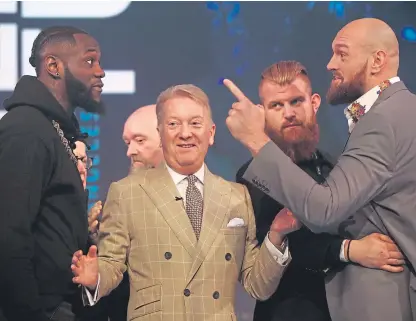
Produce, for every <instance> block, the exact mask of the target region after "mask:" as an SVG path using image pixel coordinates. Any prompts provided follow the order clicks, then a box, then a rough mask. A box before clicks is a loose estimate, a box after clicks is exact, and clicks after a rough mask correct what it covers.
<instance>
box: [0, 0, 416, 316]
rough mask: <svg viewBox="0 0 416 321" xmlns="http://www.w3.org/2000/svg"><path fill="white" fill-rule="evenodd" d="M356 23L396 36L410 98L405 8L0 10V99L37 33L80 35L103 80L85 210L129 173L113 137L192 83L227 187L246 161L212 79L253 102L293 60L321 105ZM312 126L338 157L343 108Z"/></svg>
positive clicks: (76, 5) (84, 117)
mask: <svg viewBox="0 0 416 321" xmlns="http://www.w3.org/2000/svg"><path fill="white" fill-rule="evenodd" d="M361 17H377V18H381V19H383V20H385V21H386V22H388V23H389V24H390V25H391V26H392V27H393V28H394V30H395V32H396V34H397V36H398V37H399V38H400V46H401V51H400V56H401V68H400V76H401V78H402V79H403V80H404V81H405V83H406V84H407V86H408V87H409V88H410V89H411V90H413V91H416V79H415V76H414V70H415V67H414V63H415V57H416V30H415V27H416V25H415V23H416V19H415V18H416V5H415V3H411V2H338V1H332V2H315V1H309V2H308V1H306V2H290V3H289V2H261V3H256V2H241V3H240V2H180V3H179V2H131V3H130V2H128V1H125V2H123V1H107V2H101V3H100V2H70V1H68V2H61V1H56V2H55V1H54V2H19V3H17V2H15V1H6V2H0V21H1V22H0V99H1V100H2V101H3V100H4V99H5V98H7V97H8V96H9V95H10V93H11V91H12V90H13V88H14V86H15V84H16V82H17V80H18V78H19V77H20V76H21V75H23V74H33V69H32V68H31V66H30V65H29V63H28V57H29V55H30V50H31V46H32V42H33V40H34V38H35V37H36V35H37V33H38V32H39V30H40V29H42V28H45V27H48V26H51V25H57V24H59V25H73V26H76V27H80V28H82V29H85V30H87V31H88V32H89V33H91V34H92V35H93V36H95V37H96V38H97V39H98V41H99V42H100V44H101V49H102V53H103V56H102V65H103V67H104V69H105V70H106V72H107V77H106V78H105V79H104V83H105V87H104V93H105V95H104V99H105V101H106V102H107V105H108V112H107V115H106V116H105V117H97V116H92V115H90V114H86V113H83V112H81V113H79V118H80V122H81V126H82V128H83V130H84V131H86V132H88V134H89V135H90V137H91V140H90V142H91V145H92V150H91V154H92V155H93V156H94V157H95V166H94V168H93V169H92V170H91V175H90V177H89V179H88V188H89V189H90V192H91V193H90V195H91V200H90V201H91V203H92V202H95V201H96V200H98V199H102V200H105V197H106V193H107V190H108V187H109V184H110V183H111V182H112V181H116V180H119V179H121V178H123V177H124V176H125V175H126V174H127V171H128V166H129V161H128V160H127V158H126V156H125V153H126V147H125V146H124V143H123V141H122V139H121V133H122V129H123V124H124V121H125V120H126V118H127V117H128V115H129V114H130V113H131V112H133V111H134V110H135V109H136V108H137V107H139V106H142V105H146V104H151V103H153V102H155V100H156V97H157V96H158V94H159V93H160V92H161V91H162V90H164V89H165V88H167V87H168V86H171V85H174V84H180V83H193V84H196V85H198V86H200V87H202V88H203V89H204V90H205V91H206V92H207V94H208V95H209V97H210V99H211V104H212V108H213V114H214V120H215V122H216V125H217V136H216V141H215V145H214V146H213V148H212V149H211V150H210V152H209V156H208V159H207V163H208V166H209V167H210V169H211V170H212V171H213V172H214V173H217V174H219V175H221V176H223V177H225V178H227V179H231V180H233V179H234V176H235V173H236V170H237V169H238V167H239V166H240V165H241V164H242V163H244V162H245V161H246V160H247V159H248V157H249V155H248V153H247V152H246V151H245V150H244V148H243V147H242V146H241V145H240V144H239V143H237V142H235V141H234V140H233V138H232V137H231V135H230V134H229V132H228V130H227V128H226V126H225V118H226V116H227V113H228V108H229V107H230V105H231V103H232V102H233V97H232V96H231V94H230V93H229V92H228V91H227V90H226V89H224V88H223V86H221V85H220V84H219V81H220V79H221V78H223V77H229V78H231V79H233V80H235V82H236V83H237V84H238V85H239V86H240V88H241V89H242V90H243V91H244V92H245V93H246V94H247V96H248V97H250V98H251V99H252V100H253V101H258V97H257V85H258V81H259V75H260V73H261V71H262V70H263V69H264V68H265V67H266V66H268V65H270V64H271V63H273V62H275V61H278V60H282V59H285V60H286V59H295V60H299V61H301V62H303V63H304V64H305V65H306V67H307V68H308V69H309V73H310V75H311V78H312V82H313V87H314V90H315V91H317V92H318V93H320V94H321V95H322V96H325V93H326V89H327V87H328V84H329V81H330V74H329V73H328V72H327V71H326V64H327V63H328V61H329V58H330V56H331V42H332V39H333V38H334V36H335V34H336V33H337V31H338V30H339V29H340V28H341V27H342V26H343V25H344V24H345V23H347V22H348V21H351V20H353V19H357V18H361ZM412 66H413V67H412ZM412 70H413V72H412ZM2 114H4V111H3V110H2V108H0V117H1V115H2ZM403 116H404V117H406V115H403ZM318 118H319V123H320V125H321V135H322V137H321V146H322V148H323V149H325V150H326V151H328V152H330V153H332V154H333V155H334V156H336V155H338V154H339V153H340V152H341V150H342V148H343V145H344V142H345V140H346V136H347V124H346V121H345V119H344V116H343V107H342V106H339V107H331V106H327V105H326V104H325V101H324V102H323V106H321V108H320V111H319V117H318ZM252 306H253V301H252V300H250V299H248V297H247V296H246V295H244V294H242V292H241V291H240V292H239V296H238V299H237V309H238V313H239V320H250V319H251V314H252Z"/></svg>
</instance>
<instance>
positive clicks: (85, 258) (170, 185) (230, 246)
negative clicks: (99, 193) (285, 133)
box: [71, 85, 295, 321]
mask: <svg viewBox="0 0 416 321" xmlns="http://www.w3.org/2000/svg"><path fill="white" fill-rule="evenodd" d="M156 112H157V118H158V130H159V133H160V136H161V144H162V148H163V152H164V157H165V161H166V162H165V163H163V164H162V165H161V166H159V167H157V168H152V169H142V170H139V171H137V172H136V173H135V174H133V175H129V176H128V177H127V178H125V179H123V180H121V181H119V182H116V183H113V184H112V185H111V187H110V190H109V193H108V198H107V201H106V204H105V207H104V212H103V220H102V222H101V226H100V240H99V243H98V248H99V256H98V258H97V252H96V251H97V249H96V248H95V247H91V248H90V250H89V253H88V254H87V255H83V253H82V252H81V251H78V252H76V253H75V254H74V257H73V260H72V265H71V268H72V270H73V273H74V275H75V277H74V282H75V283H78V284H82V285H83V286H85V287H86V289H85V291H84V294H85V296H84V300H85V301H86V302H87V304H89V305H93V304H95V303H96V302H97V301H98V300H99V299H100V298H101V297H103V296H106V295H108V294H109V293H110V291H111V290H113V289H114V288H115V287H117V285H118V284H119V283H120V281H121V279H122V275H123V273H124V271H126V269H127V271H128V274H129V278H130V301H129V306H128V320H149V321H156V320H164V321H182V320H184V321H185V320H186V321H204V320H213V321H214V320H215V321H222V320H224V321H225V320H236V316H235V311H234V300H235V291H236V285H237V282H238V281H240V282H241V283H242V284H243V286H244V288H245V289H246V291H247V292H248V293H249V294H251V295H252V296H253V297H254V298H256V299H258V300H265V299H267V298H269V297H270V296H271V295H272V294H273V293H274V291H275V290H276V288H277V286H278V284H279V281H280V278H281V276H282V273H283V272H284V270H285V267H286V266H287V264H288V263H289V261H290V256H289V252H288V248H287V246H286V245H285V239H284V235H283V234H286V232H289V231H291V230H292V229H293V228H295V227H294V226H293V225H292V224H291V222H292V221H291V219H290V217H283V216H282V217H279V216H277V218H276V220H275V221H276V222H275V223H276V224H274V225H273V227H272V229H271V231H270V232H269V233H268V236H267V237H266V240H265V242H264V244H263V245H262V246H258V242H257V240H256V226H255V220H254V215H253V209H252V205H251V200H250V196H249V194H248V192H247V189H246V187H244V186H243V185H240V184H236V183H231V182H228V181H225V180H224V179H222V178H221V177H218V176H216V175H214V174H212V173H211V172H210V171H209V170H208V168H207V167H206V165H205V164H204V159H205V155H206V153H207V151H208V147H209V146H210V145H212V144H213V142H214V134H215V125H214V124H213V122H212V118H211V109H210V106H209V101H208V97H207V96H206V95H205V93H204V92H203V91H202V90H201V89H199V88H198V87H195V86H193V85H179V86H174V87H171V88H168V89H167V90H165V91H164V92H162V94H161V95H160V96H159V98H158V100H157V106H156ZM279 220H280V221H279ZM279 224H280V225H279ZM282 224H286V225H287V228H286V229H285V228H284V227H283V228H282ZM277 225H279V231H280V233H278V232H277V229H276V230H274V226H277ZM282 231H284V232H283V233H282Z"/></svg>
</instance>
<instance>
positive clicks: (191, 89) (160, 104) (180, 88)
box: [156, 84, 212, 124]
mask: <svg viewBox="0 0 416 321" xmlns="http://www.w3.org/2000/svg"><path fill="white" fill-rule="evenodd" d="M177 97H185V98H189V99H192V100H193V101H195V102H196V103H197V104H199V105H201V106H203V107H204V108H206V109H207V111H208V116H209V118H210V120H211V121H212V112H211V106H210V104H209V99H208V96H207V94H206V93H205V92H204V91H203V90H202V89H201V88H199V87H197V86H195V85H192V84H185V85H176V86H172V87H169V88H168V89H166V90H164V91H162V92H161V93H160V95H159V97H158V98H157V100H156V116H157V122H158V124H160V123H161V119H162V115H163V108H164V106H165V104H166V102H167V101H168V100H170V99H173V98H177Z"/></svg>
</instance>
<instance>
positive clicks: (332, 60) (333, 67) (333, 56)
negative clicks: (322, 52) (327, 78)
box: [326, 55, 337, 71]
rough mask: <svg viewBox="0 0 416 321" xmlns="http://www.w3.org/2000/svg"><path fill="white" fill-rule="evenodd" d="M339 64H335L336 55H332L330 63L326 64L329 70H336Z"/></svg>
mask: <svg viewBox="0 0 416 321" xmlns="http://www.w3.org/2000/svg"><path fill="white" fill-rule="evenodd" d="M336 68H337V66H336V64H335V55H332V57H331V59H330V60H329V62H328V65H327V66H326V69H328V70H329V71H332V70H336Z"/></svg>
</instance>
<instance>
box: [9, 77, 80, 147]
mask: <svg viewBox="0 0 416 321" xmlns="http://www.w3.org/2000/svg"><path fill="white" fill-rule="evenodd" d="M3 106H4V109H6V110H7V111H10V110H12V109H13V108H17V107H19V106H30V107H33V108H36V109H38V110H39V111H41V112H42V113H43V114H44V115H45V116H46V117H47V118H48V119H50V120H51V121H52V120H55V121H56V122H58V123H59V125H60V127H61V129H62V130H63V131H64V133H65V136H66V137H67V138H72V139H73V138H74V137H76V136H78V134H79V124H78V121H77V119H76V117H75V115H74V114H72V115H69V114H68V113H67V112H66V111H65V110H64V108H63V107H62V106H61V104H59V102H58V101H57V100H56V98H55V97H54V96H53V95H52V93H51V92H50V91H49V89H48V88H47V87H46V86H45V85H44V84H43V83H42V82H41V81H40V80H38V79H37V78H36V77H33V76H23V77H22V78H20V80H19V82H18V83H17V85H16V87H15V89H14V91H13V94H12V96H11V97H10V98H7V99H6V100H5V101H4V103H3ZM72 139H71V140H72Z"/></svg>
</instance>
